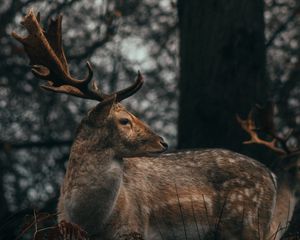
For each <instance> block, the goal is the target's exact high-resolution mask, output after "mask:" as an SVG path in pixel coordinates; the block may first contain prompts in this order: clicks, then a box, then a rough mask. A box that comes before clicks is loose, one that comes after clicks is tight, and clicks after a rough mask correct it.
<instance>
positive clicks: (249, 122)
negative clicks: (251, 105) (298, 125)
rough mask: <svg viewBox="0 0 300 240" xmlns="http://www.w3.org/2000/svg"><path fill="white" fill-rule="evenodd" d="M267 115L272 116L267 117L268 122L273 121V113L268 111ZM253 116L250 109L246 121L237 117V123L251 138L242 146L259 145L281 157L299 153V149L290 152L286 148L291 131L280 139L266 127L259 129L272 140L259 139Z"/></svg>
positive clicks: (272, 130) (261, 109)
mask: <svg viewBox="0 0 300 240" xmlns="http://www.w3.org/2000/svg"><path fill="white" fill-rule="evenodd" d="M256 107H257V108H259V109H260V111H264V110H266V109H263V108H261V107H259V106H256ZM270 107H272V108H273V107H274V106H273V105H272V106H270ZM268 113H269V114H271V115H272V116H267V119H268V121H270V119H272V120H273V111H268ZM253 115H254V109H252V110H251V111H250V112H249V114H248V117H247V119H246V120H243V119H241V118H240V117H239V116H237V121H238V123H239V124H240V126H241V127H242V128H243V129H244V130H245V131H246V132H247V133H248V134H249V135H250V137H251V138H250V140H248V141H245V142H244V144H252V143H256V144H261V145H264V146H266V147H268V148H269V149H271V150H273V151H274V152H276V153H277V154H279V155H281V156H288V155H294V154H298V153H299V149H294V150H292V149H290V148H289V147H288V144H287V141H288V139H289V138H290V136H291V134H292V132H293V131H290V133H289V134H287V136H286V137H280V136H278V135H277V134H276V133H275V130H274V129H273V127H272V126H267V128H265V129H261V130H262V131H263V132H264V133H265V134H267V135H268V136H270V137H271V138H272V140H271V141H266V140H263V139H261V138H260V137H259V136H258V134H257V131H258V130H259V129H258V128H257V127H256V124H255V121H254V116H253ZM262 124H266V123H262ZM267 124H270V123H267ZM272 125H273V123H272Z"/></svg>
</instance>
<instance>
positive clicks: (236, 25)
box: [178, 0, 267, 151]
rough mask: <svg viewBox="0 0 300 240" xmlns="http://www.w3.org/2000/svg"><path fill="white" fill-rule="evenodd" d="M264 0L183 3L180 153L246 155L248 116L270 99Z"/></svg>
mask: <svg viewBox="0 0 300 240" xmlns="http://www.w3.org/2000/svg"><path fill="white" fill-rule="evenodd" d="M263 9H264V4H263V1H262V0H251V1H249V0H202V1H199V0H189V1H185V0H178V13H179V26H180V59H181V62H180V68H181V71H180V74H181V76H180V83H179V88H180V101H179V108H180V111H179V120H178V139H179V140H178V147H179V148H195V147H224V148H228V149H233V150H235V151H242V141H243V140H245V136H246V135H245V134H244V133H243V131H242V130H241V128H240V127H239V126H238V124H237V121H236V114H241V116H244V117H245V116H246V114H247V113H248V111H249V110H250V108H251V106H253V105H254V104H255V103H264V102H265V100H266V98H267V80H266V78H265V61H266V57H265V45H264V40H265V39H264V19H263Z"/></svg>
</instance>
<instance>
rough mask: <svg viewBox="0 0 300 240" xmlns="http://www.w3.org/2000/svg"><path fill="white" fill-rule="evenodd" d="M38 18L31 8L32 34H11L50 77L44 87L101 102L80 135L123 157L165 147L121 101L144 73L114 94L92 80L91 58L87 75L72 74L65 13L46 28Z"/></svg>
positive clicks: (26, 22)
mask: <svg viewBox="0 0 300 240" xmlns="http://www.w3.org/2000/svg"><path fill="white" fill-rule="evenodd" d="M39 19H40V17H39V15H37V16H35V14H34V13H33V11H32V10H30V11H29V13H28V14H27V15H26V16H25V17H24V19H23V21H22V25H23V26H24V27H25V28H26V29H27V30H28V32H29V35H28V36H26V37H21V36H19V35H18V34H16V33H14V32H13V33H12V36H13V37H14V38H16V39H17V40H18V41H19V42H21V43H22V44H23V46H24V49H25V51H26V53H27V55H28V57H29V59H30V65H31V68H32V72H33V74H34V75H35V76H36V77H37V78H40V79H43V80H47V81H48V84H47V85H42V86H41V87H42V88H43V89H45V90H48V91H53V92H57V93H65V94H70V95H73V96H76V97H80V98H86V99H92V100H97V101H99V102H100V103H99V104H98V105H97V106H96V107H94V108H93V109H92V110H91V111H90V112H89V113H88V115H87V116H86V117H85V118H84V119H83V121H82V123H81V125H80V127H79V131H78V135H79V137H80V139H81V140H83V141H84V140H85V139H87V138H89V139H93V140H94V143H95V145H93V146H91V147H104V146H105V147H107V148H110V149H112V150H113V151H114V153H115V154H116V155H117V156H120V157H129V156H140V155H145V154H151V153H160V152H163V151H165V150H166V149H167V144H166V143H165V142H164V141H163V139H162V138H161V137H160V136H158V135H157V134H155V133H154V132H153V131H152V130H151V129H150V128H149V127H148V126H147V125H146V124H145V123H143V122H142V121H141V120H139V119H138V118H136V117H135V116H134V115H133V114H131V113H130V112H128V111H127V110H126V109H125V107H124V106H122V105H121V104H120V102H121V101H122V100H124V99H126V98H128V97H130V96H131V95H133V94H134V93H135V92H137V91H138V90H139V89H140V88H141V86H142V84H143V78H142V75H141V74H140V73H138V76H137V79H136V81H135V83H134V84H133V85H131V86H130V87H128V88H125V89H123V90H120V91H117V92H114V93H111V94H104V93H102V92H101V91H100V89H99V87H98V86H97V84H96V82H95V81H94V80H93V81H92V78H93V70H92V67H91V64H90V63H89V62H87V68H88V74H87V77H86V78H85V79H82V80H80V79H76V78H74V77H72V76H71V74H70V72H69V68H68V63H67V60H66V57H65V53H64V50H63V46H62V34H61V22H62V16H58V17H57V18H56V19H55V20H51V21H50V23H49V26H48V29H47V31H44V30H43V29H42V27H41V25H40V20H39ZM90 85H92V87H90Z"/></svg>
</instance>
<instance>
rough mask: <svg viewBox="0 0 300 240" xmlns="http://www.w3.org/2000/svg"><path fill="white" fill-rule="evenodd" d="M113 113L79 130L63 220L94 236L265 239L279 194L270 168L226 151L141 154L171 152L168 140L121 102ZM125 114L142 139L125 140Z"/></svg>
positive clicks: (65, 190) (66, 182)
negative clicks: (276, 193)
mask: <svg viewBox="0 0 300 240" xmlns="http://www.w3.org/2000/svg"><path fill="white" fill-rule="evenodd" d="M109 108H112V109H110V110H103V109H101V111H100V112H99V113H98V114H99V116H98V117H96V119H101V121H103V116H102V114H103V112H110V113H109V114H110V115H112V116H107V117H106V118H107V119H108V120H105V123H104V124H103V125H101V126H98V127H99V129H97V128H96V129H95V124H93V123H91V122H89V121H90V120H89V118H90V117H89V116H88V117H87V118H86V119H84V120H83V122H82V123H81V126H80V127H79V131H78V135H77V137H76V139H75V142H74V144H73V146H72V150H71V154H70V159H69V163H68V168H67V173H66V176H65V180H64V183H63V186H62V190H61V196H60V200H59V207H58V212H59V214H60V215H59V220H65V221H68V222H72V223H76V224H78V225H80V226H81V227H82V228H83V229H85V230H86V231H87V232H88V233H89V234H90V235H91V236H93V237H94V239H119V238H121V237H122V236H125V235H128V234H131V233H133V232H137V233H140V234H141V235H142V236H143V238H144V239H161V238H162V239H185V238H186V236H187V237H188V238H199V236H200V237H201V238H203V237H207V236H211V237H216V236H218V235H219V234H220V235H221V236H222V238H223V239H241V238H242V239H249V240H250V239H259V238H262V237H263V236H266V233H267V231H268V227H269V224H270V219H271V216H272V212H273V207H274V204H275V198H274V196H275V191H276V180H275V179H274V177H273V175H272V173H271V172H270V171H269V170H268V169H267V168H265V167H264V166H263V165H262V164H260V163H258V162H256V161H255V160H253V159H250V158H248V157H246V156H243V155H240V154H237V153H234V152H231V151H228V150H222V149H207V150H197V151H186V152H177V153H169V154H162V155H160V156H152V157H140V155H145V154H147V152H148V153H151V152H156V151H162V150H164V149H165V146H164V144H161V141H162V140H161V138H160V137H158V136H157V135H155V134H154V133H152V132H151V131H150V130H149V129H148V127H147V126H146V125H143V124H142V123H141V122H140V121H139V120H138V119H136V118H135V117H134V116H133V115H132V114H130V113H128V112H127V111H126V110H125V108H123V107H121V106H120V105H119V104H118V105H117V106H115V105H114V104H112V106H110V107H109ZM115 108H117V112H118V113H117V114H116V113H115ZM119 111H121V112H122V113H121V115H122V118H124V117H125V116H126V117H128V118H130V121H131V123H132V125H133V127H132V128H133V129H135V132H138V133H139V136H143V137H142V138H141V139H138V137H137V136H134V138H132V139H131V140H128V139H130V137H132V135H135V133H134V132H133V133H130V134H129V135H128V134H127V133H124V132H123V134H124V136H122V137H121V136H120V131H122V126H121V125H120V126H119V125H118V121H117V120H116V118H118V115H119V114H120V112H119ZM93 112H95V110H92V111H91V112H90V114H89V115H94V113H93ZM96 112H98V110H96ZM104 114H105V113H104ZM106 114H107V113H106ZM135 121H137V122H135ZM136 124H137V125H136ZM91 126H92V127H91ZM108 126H110V127H111V128H110V130H108V129H109V127H108ZM120 127H121V128H120ZM149 139H150V140H149ZM151 139H152V140H151ZM153 139H154V140H155V141H156V142H157V143H155V141H153ZM139 140H140V141H142V142H143V145H141V144H140V143H139ZM124 141H125V142H126V143H125V144H124ZM141 147H142V148H143V149H140V148H141ZM147 148H148V150H147ZM120 149H123V150H120ZM128 149H129V151H128ZM121 155H123V156H121ZM129 155H131V156H132V157H130V158H128V156H129ZM134 156H138V157H134Z"/></svg>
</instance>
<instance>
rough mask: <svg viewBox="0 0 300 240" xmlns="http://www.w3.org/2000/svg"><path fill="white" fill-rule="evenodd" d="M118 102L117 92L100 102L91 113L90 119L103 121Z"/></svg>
mask: <svg viewBox="0 0 300 240" xmlns="http://www.w3.org/2000/svg"><path fill="white" fill-rule="evenodd" d="M115 103H116V94H114V95H112V96H110V97H108V98H106V99H105V100H104V101H102V102H100V103H99V104H98V105H97V106H96V107H95V108H94V109H93V110H92V111H91V112H90V113H89V119H90V120H91V121H92V122H103V121H104V120H105V119H106V118H107V117H108V116H109V114H110V112H111V109H112V108H113V106H114V104H115Z"/></svg>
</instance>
